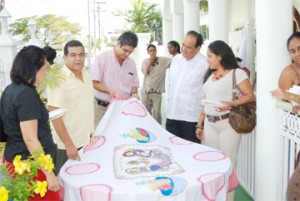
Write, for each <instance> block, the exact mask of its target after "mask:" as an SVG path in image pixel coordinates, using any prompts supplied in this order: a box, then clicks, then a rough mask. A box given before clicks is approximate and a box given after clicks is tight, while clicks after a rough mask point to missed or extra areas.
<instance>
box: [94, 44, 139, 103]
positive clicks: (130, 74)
mask: <svg viewBox="0 0 300 201" xmlns="http://www.w3.org/2000/svg"><path fill="white" fill-rule="evenodd" d="M91 76H92V80H95V81H100V82H101V83H102V84H103V85H105V86H106V87H108V88H109V89H110V90H112V91H114V92H117V93H118V94H119V95H120V96H121V97H122V98H125V99H127V98H129V97H130V92H131V88H132V87H133V86H136V87H139V78H138V73H137V69H136V64H135V62H134V60H133V59H131V58H130V57H128V58H126V59H125V60H124V62H123V64H122V65H120V63H119V61H118V59H117V57H116V54H115V51H114V49H113V48H112V49H110V50H106V51H104V52H101V53H100V54H99V55H98V56H97V57H96V59H95V61H94V63H93V65H92V68H91ZM94 95H95V97H96V98H98V99H101V100H104V101H110V100H111V97H110V96H109V95H108V94H107V93H103V92H100V91H98V90H95V91H94Z"/></svg>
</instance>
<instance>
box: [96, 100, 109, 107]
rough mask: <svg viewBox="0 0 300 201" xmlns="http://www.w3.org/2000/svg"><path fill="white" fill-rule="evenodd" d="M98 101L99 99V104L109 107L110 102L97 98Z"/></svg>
mask: <svg viewBox="0 0 300 201" xmlns="http://www.w3.org/2000/svg"><path fill="white" fill-rule="evenodd" d="M96 101H97V104H98V105H101V106H103V107H107V106H108V105H109V102H107V101H104V100H100V99H96Z"/></svg>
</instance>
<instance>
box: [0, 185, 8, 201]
mask: <svg viewBox="0 0 300 201" xmlns="http://www.w3.org/2000/svg"><path fill="white" fill-rule="evenodd" d="M7 200H8V191H7V190H6V188H5V187H4V186H1V187H0V201H7Z"/></svg>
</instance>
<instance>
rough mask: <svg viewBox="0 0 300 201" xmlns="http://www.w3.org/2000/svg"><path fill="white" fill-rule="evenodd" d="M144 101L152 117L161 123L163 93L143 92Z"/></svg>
mask: <svg viewBox="0 0 300 201" xmlns="http://www.w3.org/2000/svg"><path fill="white" fill-rule="evenodd" d="M141 94H142V103H143V105H144V106H145V107H146V109H147V110H148V112H149V113H150V114H151V115H152V117H153V118H154V119H155V120H156V121H157V122H158V123H159V124H161V93H159V94H158V93H145V92H142V93H141Z"/></svg>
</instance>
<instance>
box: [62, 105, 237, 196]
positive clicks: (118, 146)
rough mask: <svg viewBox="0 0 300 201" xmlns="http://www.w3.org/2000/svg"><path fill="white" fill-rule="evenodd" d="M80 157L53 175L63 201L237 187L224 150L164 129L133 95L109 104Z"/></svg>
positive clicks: (217, 192)
mask: <svg viewBox="0 0 300 201" xmlns="http://www.w3.org/2000/svg"><path fill="white" fill-rule="evenodd" d="M80 156H81V161H73V160H68V161H67V162H66V163H65V165H64V166H63V168H62V169H61V171H60V173H59V179H60V183H61V188H62V191H61V192H62V196H63V197H64V200H65V201H75V200H80V201H91V200H95V201H121V200H122V201H156V200H157V201H158V200H159V201H169V200H178V201H193V200H226V195H227V191H228V188H231V189H232V188H234V187H236V186H237V185H238V180H237V177H236V175H235V172H234V171H233V169H232V166H231V162H230V160H229V158H228V157H227V156H226V155H225V154H224V153H222V152H220V151H218V150H215V149H212V148H210V147H207V146H204V145H200V144H197V143H193V142H190V141H186V140H183V139H181V138H179V137H176V136H174V135H172V134H171V133H169V132H167V131H166V130H165V129H164V128H163V127H161V125H159V124H158V123H157V122H156V121H155V120H154V119H153V118H152V117H151V115H150V114H149V113H148V112H147V111H146V109H145V107H144V106H143V105H142V104H141V102H140V101H138V100H136V99H129V100H123V101H119V100H115V101H113V103H111V105H110V106H109V109H108V111H107V113H106V114H105V116H104V118H103V119H102V121H101V123H100V124H99V125H98V127H97V129H96V131H95V136H94V139H93V141H92V143H91V144H89V145H87V146H85V147H83V148H82V149H81V150H80ZM229 186H230V187H229Z"/></svg>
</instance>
